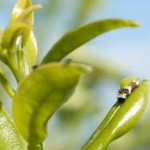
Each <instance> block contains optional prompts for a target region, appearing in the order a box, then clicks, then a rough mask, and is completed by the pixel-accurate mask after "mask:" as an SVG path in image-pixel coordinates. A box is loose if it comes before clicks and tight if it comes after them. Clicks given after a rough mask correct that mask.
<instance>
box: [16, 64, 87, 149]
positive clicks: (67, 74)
mask: <svg viewBox="0 0 150 150" xmlns="http://www.w3.org/2000/svg"><path fill="white" fill-rule="evenodd" d="M85 72H87V68H86V67H85V66H81V65H76V64H57V63H51V64H47V65H43V66H41V67H39V68H37V69H36V70H35V71H33V72H32V73H31V74H30V75H29V76H28V77H27V78H25V80H23V81H22V82H21V83H20V85H19V87H18V89H17V91H16V94H15V96H14V101H13V116H14V119H15V122H16V125H17V127H18V128H19V130H20V132H21V134H22V135H23V137H24V138H25V139H26V140H27V141H28V142H29V143H31V145H30V146H31V148H30V149H34V146H35V145H37V144H40V143H41V142H42V141H43V140H44V139H45V138H46V135H47V132H46V126H47V121H48V120H49V118H50V117H51V116H52V115H53V113H54V112H55V111H57V109H58V108H59V107H60V106H61V105H63V103H64V102H66V101H67V100H68V99H69V97H70V96H71V95H72V93H73V92H74V90H75V87H76V85H77V83H78V82H79V79H80V77H81V75H82V74H83V73H85Z"/></svg>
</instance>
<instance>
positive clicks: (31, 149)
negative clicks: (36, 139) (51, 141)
mask: <svg viewBox="0 0 150 150" xmlns="http://www.w3.org/2000/svg"><path fill="white" fill-rule="evenodd" d="M28 150H43V144H42V143H41V144H38V145H37V144H35V143H29V145H28Z"/></svg>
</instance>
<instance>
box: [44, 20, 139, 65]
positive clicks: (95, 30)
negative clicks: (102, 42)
mask: <svg viewBox="0 0 150 150" xmlns="http://www.w3.org/2000/svg"><path fill="white" fill-rule="evenodd" d="M136 26H138V24H137V23H135V22H133V21H129V20H121V19H108V20H100V21H96V22H93V23H90V24H87V25H85V26H83V27H80V28H77V29H75V30H71V31H69V32H67V33H66V34H65V35H64V36H62V38H61V39H60V40H58V41H57V42H56V43H55V44H54V46H53V47H52V48H51V49H50V51H49V52H48V54H47V55H46V56H45V58H44V59H43V61H42V63H48V62H53V61H60V60H61V59H62V58H64V57H65V56H66V55H68V54H69V53H71V52H72V51H73V50H75V49H76V48H78V47H80V46H82V45H83V44H85V43H86V42H88V41H90V40H92V39H93V38H95V37H97V36H98V35H101V34H103V33H105V32H107V31H110V30H113V29H117V28H123V27H136Z"/></svg>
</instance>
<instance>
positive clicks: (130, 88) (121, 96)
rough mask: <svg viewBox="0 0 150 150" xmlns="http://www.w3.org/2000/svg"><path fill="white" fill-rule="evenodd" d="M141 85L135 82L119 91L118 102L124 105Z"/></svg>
mask: <svg viewBox="0 0 150 150" xmlns="http://www.w3.org/2000/svg"><path fill="white" fill-rule="evenodd" d="M139 84H140V82H139V81H135V80H133V81H132V82H131V83H130V84H129V85H128V86H126V87H124V88H121V89H119V90H118V97H117V100H118V102H119V103H124V102H125V100H126V98H127V97H128V96H129V95H130V94H131V93H132V91H134V90H135V89H136V88H137V87H138V86H139Z"/></svg>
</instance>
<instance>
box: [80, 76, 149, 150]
mask: <svg viewBox="0 0 150 150" xmlns="http://www.w3.org/2000/svg"><path fill="white" fill-rule="evenodd" d="M133 79H134V80H137V81H139V79H138V78H127V79H124V80H123V81H122V82H121V87H122V88H124V86H126V85H129V83H131V82H129V81H132V80H133ZM147 101H148V82H147V81H146V80H143V81H141V83H140V85H139V86H138V87H137V88H136V89H135V90H134V91H133V92H132V93H131V94H130V95H129V96H128V97H127V98H126V100H125V102H124V103H119V102H116V104H115V105H114V106H113V107H112V108H111V109H110V111H109V112H108V114H107V116H106V117H105V119H104V120H103V121H102V123H101V124H100V126H99V127H98V128H97V129H96V131H95V132H94V133H93V135H92V136H91V138H90V139H89V140H88V141H87V143H86V144H85V145H84V146H83V148H82V150H96V149H99V150H105V149H106V148H107V147H108V145H109V143H110V142H111V141H113V140H115V139H117V138H119V137H120V136H122V135H124V134H125V133H127V132H128V131H129V130H130V129H131V128H132V127H133V126H134V125H135V124H136V123H137V121H138V120H139V119H140V117H141V115H142V114H143V112H144V111H145V109H146V106H147Z"/></svg>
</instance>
